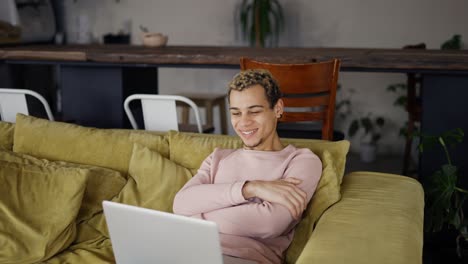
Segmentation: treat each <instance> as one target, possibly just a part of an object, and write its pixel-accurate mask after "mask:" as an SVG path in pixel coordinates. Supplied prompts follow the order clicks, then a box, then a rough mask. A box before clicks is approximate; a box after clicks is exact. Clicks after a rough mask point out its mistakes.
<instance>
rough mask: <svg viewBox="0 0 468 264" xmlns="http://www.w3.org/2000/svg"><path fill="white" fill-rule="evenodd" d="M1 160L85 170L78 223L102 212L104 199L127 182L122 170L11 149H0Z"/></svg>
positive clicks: (113, 194)
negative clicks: (22, 152) (84, 182)
mask: <svg viewBox="0 0 468 264" xmlns="http://www.w3.org/2000/svg"><path fill="white" fill-rule="evenodd" d="M0 160H3V161H9V162H15V163H19V164H32V165H38V166H45V167H67V168H79V169H82V170H83V171H85V173H86V175H87V177H88V178H87V179H88V180H87V182H86V189H85V193H84V197H83V202H82V205H81V208H80V211H79V213H78V216H77V218H76V221H77V222H78V223H79V222H82V221H85V220H88V219H90V218H91V217H92V216H93V215H95V214H97V213H99V212H101V211H102V201H103V200H109V199H112V198H113V197H114V196H116V195H117V194H118V193H119V192H120V190H121V189H122V188H123V186H124V185H125V183H126V182H127V181H126V179H125V178H124V177H123V176H122V175H121V173H120V172H118V171H114V170H111V169H106V168H102V167H97V166H91V165H83V164H75V163H69V162H64V161H49V160H46V159H38V158H35V157H33V156H30V155H26V154H21V153H16V152H11V151H1V150H0Z"/></svg>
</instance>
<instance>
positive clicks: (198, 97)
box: [178, 93, 228, 134]
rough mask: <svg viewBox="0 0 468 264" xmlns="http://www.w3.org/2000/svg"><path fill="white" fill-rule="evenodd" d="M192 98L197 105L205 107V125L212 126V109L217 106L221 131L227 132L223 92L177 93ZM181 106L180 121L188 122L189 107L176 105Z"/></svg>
mask: <svg viewBox="0 0 468 264" xmlns="http://www.w3.org/2000/svg"><path fill="white" fill-rule="evenodd" d="M179 95H181V96H185V97H187V98H189V99H190V100H192V101H193V102H194V103H195V104H196V105H197V106H198V107H204V108H205V117H206V125H207V126H210V127H213V128H214V125H213V109H214V107H216V106H218V107H219V116H220V121H221V133H222V134H227V133H228V130H227V120H226V119H227V116H226V95H225V94H208V93H179ZM178 106H181V107H183V108H182V117H181V121H182V123H184V124H187V123H188V122H189V109H188V108H187V107H184V106H183V105H178Z"/></svg>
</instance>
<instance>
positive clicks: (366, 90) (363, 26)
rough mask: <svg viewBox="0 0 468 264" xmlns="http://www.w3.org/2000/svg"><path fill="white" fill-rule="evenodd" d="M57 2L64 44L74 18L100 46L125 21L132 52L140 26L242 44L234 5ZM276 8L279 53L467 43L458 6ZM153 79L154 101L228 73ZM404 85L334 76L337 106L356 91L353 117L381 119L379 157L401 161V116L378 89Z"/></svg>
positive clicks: (214, 82) (303, 4) (173, 38)
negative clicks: (280, 21) (458, 38)
mask: <svg viewBox="0 0 468 264" xmlns="http://www.w3.org/2000/svg"><path fill="white" fill-rule="evenodd" d="M64 1H66V5H65V6H66V17H67V31H68V32H69V40H70V41H71V42H73V41H74V32H73V31H74V28H75V25H76V19H77V17H78V16H79V15H86V16H88V17H89V20H90V22H91V24H92V25H93V28H92V33H93V35H94V36H95V38H96V41H101V37H102V35H103V34H106V33H109V32H114V33H117V32H118V31H119V29H121V28H122V27H123V24H124V22H125V21H126V20H131V21H132V32H133V35H132V43H134V44H140V43H141V41H140V39H139V38H138V33H139V29H138V26H139V25H140V24H142V25H144V26H146V27H148V28H149V29H150V30H151V31H155V32H162V33H164V34H167V35H169V42H168V45H245V44H246V42H245V41H243V40H242V39H241V38H240V36H239V35H240V34H239V30H238V29H237V28H235V26H234V25H235V19H234V15H233V14H234V10H235V8H236V6H237V5H238V4H239V3H240V0H227V1H217V0H194V1H188V0H171V1H168V0H165V1H163V0H154V1H152V0H120V1H116V0H100V1H94V0H76V2H74V1H73V0H64ZM281 3H283V7H284V10H285V13H286V23H287V24H286V30H285V32H284V33H283V35H282V38H281V40H280V46H295V47H319V46H323V47H365V48H401V47H402V46H404V45H406V44H416V43H420V42H425V43H426V45H427V47H428V48H430V49H438V48H439V47H440V44H441V43H442V42H443V41H445V40H447V39H449V38H450V37H451V36H452V35H453V34H461V35H462V36H463V38H465V39H466V38H468V27H467V26H466V25H467V24H468V16H466V12H467V11H468V1H466V0H393V1H388V0H347V1H337V0H287V1H286V0H282V1H281ZM465 42H466V41H465ZM159 73H160V86H159V87H160V93H167V94H168V93H175V92H181V91H195V90H196V91H201V92H219V93H223V92H224V91H225V86H226V83H227V82H228V81H229V79H230V78H231V77H232V76H233V75H234V74H235V73H236V70H221V69H174V68H172V69H168V68H163V69H160V70H159ZM404 80H405V76H404V75H403V74H394V73H393V74H387V73H354V72H342V73H341V76H340V83H341V84H342V87H343V89H342V91H341V92H340V93H342V94H341V95H338V98H341V97H343V94H346V93H347V90H349V89H351V88H352V89H354V90H356V93H355V94H354V95H353V100H354V104H353V107H354V110H353V111H354V112H355V113H363V114H365V113H368V112H372V113H374V114H375V115H383V116H385V117H386V120H387V124H388V126H387V127H386V131H385V134H384V137H383V141H382V144H381V147H380V151H381V152H391V153H401V152H402V149H403V142H404V140H403V138H400V137H398V135H397V134H398V129H399V127H400V126H401V125H402V124H403V123H404V120H405V118H406V115H405V112H404V111H403V110H402V109H398V108H396V107H394V106H393V105H392V103H393V100H394V98H396V95H395V94H391V93H389V92H387V91H386V87H387V86H388V85H389V84H391V83H396V82H403V81H404ZM216 120H218V119H216ZM348 123H349V119H348V120H337V124H336V127H337V128H338V129H342V130H347V126H348ZM215 125H217V124H215ZM217 127H219V125H217ZM218 131H219V130H218ZM231 132H232V131H231ZM352 143H353V144H352V148H353V149H354V150H356V149H357V148H358V147H359V144H358V139H357V138H356V139H352Z"/></svg>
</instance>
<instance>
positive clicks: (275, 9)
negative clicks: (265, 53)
mask: <svg viewBox="0 0 468 264" xmlns="http://www.w3.org/2000/svg"><path fill="white" fill-rule="evenodd" d="M238 14H239V20H240V24H241V30H242V33H243V35H244V37H245V38H246V39H248V40H249V43H250V46H255V47H265V46H277V45H278V37H279V34H280V32H281V31H282V30H283V27H284V16H283V8H282V7H281V4H280V3H279V1H278V0H243V1H242V3H241V5H240V10H239V12H238Z"/></svg>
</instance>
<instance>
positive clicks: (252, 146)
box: [242, 140, 262, 149]
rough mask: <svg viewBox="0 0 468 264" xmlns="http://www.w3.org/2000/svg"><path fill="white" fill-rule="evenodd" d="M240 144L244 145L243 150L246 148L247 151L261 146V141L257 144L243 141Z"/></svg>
mask: <svg viewBox="0 0 468 264" xmlns="http://www.w3.org/2000/svg"><path fill="white" fill-rule="evenodd" d="M242 143H244V148H247V149H254V148H256V147H258V146H260V144H262V141H261V140H260V141H258V142H245V141H243V142H242Z"/></svg>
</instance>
